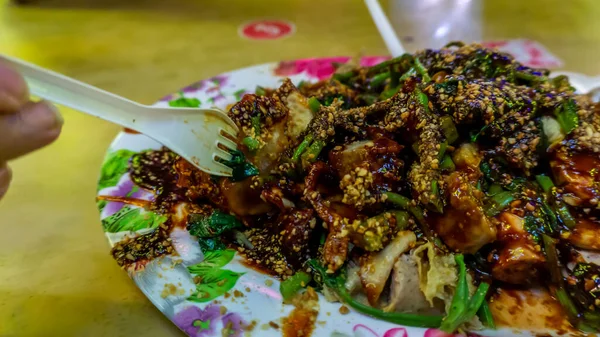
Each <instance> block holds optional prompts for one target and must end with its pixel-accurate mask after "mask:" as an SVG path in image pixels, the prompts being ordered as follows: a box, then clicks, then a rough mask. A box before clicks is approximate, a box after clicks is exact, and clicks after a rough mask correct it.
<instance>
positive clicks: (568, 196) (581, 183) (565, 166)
mask: <svg viewBox="0 0 600 337" xmlns="http://www.w3.org/2000/svg"><path fill="white" fill-rule="evenodd" d="M550 166H551V168H552V172H553V173H554V178H555V180H556V184H557V185H558V186H560V187H562V188H563V189H564V192H565V193H563V194H562V195H561V196H560V197H562V199H563V200H564V201H565V202H567V203H568V204H569V205H571V206H581V207H592V208H597V207H600V203H599V200H600V174H599V172H598V170H600V158H598V156H594V155H587V154H569V153H567V151H565V150H564V149H562V150H560V151H557V152H556V153H555V154H554V157H553V158H552V160H551V161H550Z"/></svg>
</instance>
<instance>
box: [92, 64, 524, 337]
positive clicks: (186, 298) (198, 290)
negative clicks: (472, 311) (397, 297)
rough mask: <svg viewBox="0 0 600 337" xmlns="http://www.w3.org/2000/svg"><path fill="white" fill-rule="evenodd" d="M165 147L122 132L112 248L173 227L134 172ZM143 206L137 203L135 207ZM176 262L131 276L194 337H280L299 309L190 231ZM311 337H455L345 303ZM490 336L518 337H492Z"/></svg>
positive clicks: (113, 161) (218, 99) (245, 80)
mask: <svg viewBox="0 0 600 337" xmlns="http://www.w3.org/2000/svg"><path fill="white" fill-rule="evenodd" d="M349 59H350V58H348V57H339V58H326V59H306V60H299V61H290V62H281V63H278V64H264V65H258V66H254V67H250V68H245V69H241V70H237V71H233V72H229V73H226V74H223V75H220V76H216V77H213V78H210V79H207V80H203V81H200V82H197V83H194V84H192V85H190V86H188V87H186V88H184V89H183V90H182V91H181V92H180V93H178V94H175V95H170V96H167V97H165V98H163V99H162V100H161V101H160V102H159V103H157V105H158V106H167V105H169V101H173V100H177V99H180V98H181V97H184V98H186V99H189V100H193V101H194V102H195V103H197V104H200V106H201V107H207V108H208V107H211V106H218V107H220V108H225V107H226V106H227V105H228V104H231V103H234V102H236V101H238V100H239V99H240V98H241V97H242V96H243V95H244V94H246V93H250V92H254V89H255V88H256V86H257V85H260V86H263V87H277V86H278V85H279V83H280V82H281V80H282V79H283V78H285V77H289V78H291V79H292V81H293V82H294V83H296V84H298V83H299V82H300V81H313V82H314V81H318V80H321V79H324V78H327V77H329V76H331V74H332V73H333V71H334V67H333V65H332V63H334V62H347V61H348V60H349ZM385 59H386V58H384V57H365V58H362V60H361V65H363V66H370V65H373V64H376V63H379V62H381V61H383V60H385ZM160 148H161V145H160V144H159V143H157V142H155V141H153V140H151V139H150V138H147V137H145V136H143V135H141V134H135V133H129V132H125V131H124V132H122V133H120V134H119V135H118V136H117V138H116V139H115V140H114V142H113V143H112V144H111V146H110V149H109V150H108V153H107V155H106V158H105V160H104V164H103V166H102V170H101V175H100V179H99V182H98V207H99V209H100V213H101V219H102V226H103V228H104V232H105V234H106V237H107V238H108V241H109V242H110V244H111V246H114V245H115V244H116V243H118V242H119V241H121V240H123V239H124V238H125V237H127V236H129V237H133V236H136V235H143V234H146V233H150V232H152V231H154V230H156V229H157V228H158V227H159V226H160V225H161V224H163V223H164V222H165V221H166V220H167V219H166V217H165V216H162V215H159V214H155V213H152V212H149V211H145V210H144V209H143V208H141V207H139V206H136V205H139V204H140V202H139V201H140V200H152V199H153V197H154V195H153V193H152V192H150V191H147V190H144V189H142V188H140V187H138V186H136V185H135V184H134V183H133V182H132V180H131V179H130V177H129V173H128V172H127V168H128V163H129V160H130V158H131V156H132V155H133V154H135V153H137V152H141V151H145V150H148V149H160ZM131 199H136V200H137V202H135V203H132V202H128V201H130V200H131ZM170 238H171V239H172V245H173V248H174V250H175V251H176V252H177V254H176V256H175V254H173V255H166V256H163V257H162V258H159V259H156V260H154V261H152V262H150V263H148V264H147V265H145V267H144V268H139V270H138V271H135V272H131V271H130V276H131V277H132V279H133V280H134V282H135V283H136V284H137V285H138V287H139V288H140V289H141V290H142V292H143V293H144V294H145V295H146V296H147V297H148V299H150V301H152V303H154V305H156V307H157V308H158V309H159V310H160V311H161V312H162V313H163V314H164V315H166V316H167V317H168V318H169V319H171V320H172V321H173V322H174V323H175V324H176V325H177V326H178V327H179V328H181V330H183V331H184V332H185V333H187V334H188V335H189V336H193V337H201V336H205V337H209V336H236V337H237V336H260V337H269V336H281V335H282V331H281V328H280V327H281V326H282V318H284V317H286V316H287V315H288V314H289V313H290V311H291V310H292V309H293V308H292V306H290V305H283V304H282V298H281V295H280V293H279V282H278V281H277V280H276V279H274V278H271V277H270V276H267V275H264V274H261V273H259V272H257V271H255V270H254V269H251V268H248V267H247V266H245V265H244V264H243V261H242V260H241V257H240V256H238V255H237V254H236V252H235V251H234V250H215V251H207V252H204V254H203V253H202V251H201V250H200V246H199V245H198V243H197V242H196V241H195V240H194V239H193V238H192V237H191V236H190V235H189V233H188V232H187V231H186V230H183V229H173V230H172V231H171V233H170ZM319 305H320V309H319V314H318V317H317V321H316V322H315V324H314V332H313V333H312V336H317V337H321V336H331V337H343V336H347V337H351V336H356V337H358V336H362V337H378V336H379V337H423V336H425V337H442V336H446V337H448V336H450V335H447V334H445V333H443V332H440V331H437V330H435V329H419V328H413V327H399V326H396V325H394V324H391V323H387V322H383V321H379V320H376V319H373V318H370V317H368V316H364V315H362V314H359V313H357V312H353V311H350V312H349V313H346V314H342V313H340V307H341V305H340V304H339V303H330V302H328V301H326V300H325V299H324V298H322V297H321V300H320V301H319ZM486 334H487V335H490V336H491V335H504V336H506V335H507V334H513V332H512V331H511V332H508V331H504V333H503V332H502V331H493V332H489V333H488V332H486Z"/></svg>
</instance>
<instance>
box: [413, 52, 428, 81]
mask: <svg viewBox="0 0 600 337" xmlns="http://www.w3.org/2000/svg"><path fill="white" fill-rule="evenodd" d="M415 69H417V73H419V75H421V77H422V78H423V82H425V83H427V82H430V81H431V77H429V74H428V73H427V69H425V67H424V66H423V63H421V61H420V60H419V58H418V57H415Z"/></svg>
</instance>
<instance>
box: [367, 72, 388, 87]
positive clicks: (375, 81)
mask: <svg viewBox="0 0 600 337" xmlns="http://www.w3.org/2000/svg"><path fill="white" fill-rule="evenodd" d="M390 76H391V73H390V72H389V71H387V72H385V73H381V74H377V75H375V76H373V78H372V79H371V82H369V84H370V85H371V87H372V88H376V87H378V86H380V85H382V84H383V83H384V82H385V81H386V80H387V79H388V78H390Z"/></svg>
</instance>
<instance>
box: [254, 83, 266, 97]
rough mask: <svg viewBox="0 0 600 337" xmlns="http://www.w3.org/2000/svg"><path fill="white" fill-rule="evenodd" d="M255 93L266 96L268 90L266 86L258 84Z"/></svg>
mask: <svg viewBox="0 0 600 337" xmlns="http://www.w3.org/2000/svg"><path fill="white" fill-rule="evenodd" d="M254 93H255V94H256V95H258V96H264V95H266V94H267V91H266V90H265V88H263V87H261V86H259V85H257V86H256V89H255V90H254Z"/></svg>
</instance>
